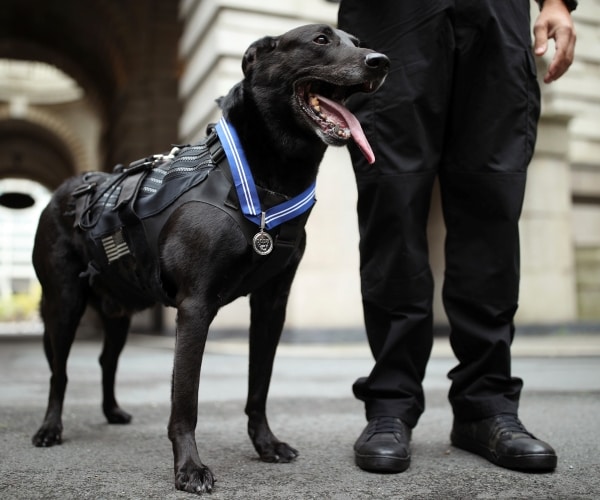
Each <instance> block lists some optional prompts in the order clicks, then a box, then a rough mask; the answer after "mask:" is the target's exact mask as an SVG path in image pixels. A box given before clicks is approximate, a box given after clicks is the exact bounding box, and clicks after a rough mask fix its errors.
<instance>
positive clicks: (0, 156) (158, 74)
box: [0, 0, 600, 332]
mask: <svg viewBox="0 0 600 500" xmlns="http://www.w3.org/2000/svg"><path fill="white" fill-rule="evenodd" d="M532 3H533V2H532ZM536 11H537V7H536V6H535V5H532V16H535V14H536ZM336 15H337V3H335V2H330V1H326V0H303V1H301V2H300V1H297V0H279V1H278V2H269V1H266V0H252V1H251V0H181V1H177V0H86V2H81V1H80V0H53V1H48V0H3V1H2V4H1V6H0V194H2V192H9V191H15V190H16V191H19V190H20V191H26V192H28V193H30V194H31V196H32V197H33V198H34V199H35V201H36V203H35V204H34V205H33V206H32V207H31V208H27V209H23V210H19V211H17V210H11V209H8V208H3V207H0V231H1V232H0V235H1V238H0V324H2V323H4V324H5V325H8V326H5V328H9V329H10V328H13V329H14V328H17V327H16V326H15V323H14V321H16V320H19V324H20V325H22V326H21V327H20V328H23V329H25V330H28V331H29V330H36V328H37V329H39V324H38V323H37V319H36V318H37V316H36V312H35V301H36V300H37V298H36V297H37V295H36V294H39V289H38V288H37V287H36V282H35V279H34V275H33V272H32V269H31V267H30V266H29V260H30V252H31V244H32V235H33V232H34V231H35V220H36V219H37V217H38V214H39V211H40V210H41V209H42V208H43V206H44V204H45V203H46V202H47V199H48V196H49V192H50V191H51V190H52V189H54V188H55V187H56V186H57V185H58V184H59V183H60V182H61V181H62V180H63V179H65V178H66V177H68V176H70V175H73V174H75V173H78V172H82V171H85V170H111V169H112V167H113V166H114V165H115V164H117V163H127V162H130V161H132V160H135V159H138V158H141V157H144V156H147V155H148V154H149V153H154V152H161V151H164V150H168V149H169V147H170V145H171V144H172V143H181V142H190V141H194V140H196V139H198V138H200V137H201V136H203V135H204V130H205V128H206V125H207V123H209V122H211V121H214V120H216V119H217V118H218V111H217V109H216V105H215V102H214V100H215V98H216V97H218V96H220V95H222V94H224V93H226V92H227V90H228V89H229V88H230V87H231V85H233V84H234V83H235V82H237V81H239V80H240V79H241V77H242V75H241V67H240V58H241V55H242V54H243V52H244V50H245V49H246V47H247V46H248V45H249V44H250V43H251V42H252V41H254V40H256V39H258V38H260V37H261V36H264V35H267V34H269V35H277V34H280V33H282V32H284V31H286V30H288V29H290V28H292V27H295V26H297V25H300V24H305V23H310V22H327V23H332V24H334V23H335V20H336ZM573 15H574V18H575V21H576V27H577V32H578V43H577V53H576V60H575V63H574V64H573V66H572V67H571V69H570V71H569V73H568V74H567V75H566V76H564V77H563V78H562V79H561V80H559V81H558V82H555V83H553V84H552V85H550V86H546V85H544V84H542V95H543V110H542V119H541V124H540V131H539V136H538V144H537V149H536V153H535V156H534V159H533V161H532V163H531V165H530V176H529V182H528V188H527V189H528V193H527V197H526V203H525V208H524V212H523V218H522V224H521V226H522V233H521V236H522V256H521V257H522V259H521V260H522V286H521V300H520V308H519V312H518V319H519V322H520V324H522V325H525V326H532V327H535V328H566V329H567V330H568V329H569V328H574V327H582V326H585V325H596V324H599V323H600V92H599V91H598V89H600V51H598V47H599V46H600V0H586V1H585V2H581V3H580V6H579V8H578V9H577V10H576V11H575V12H574V14H573ZM550 52H552V51H550ZM547 62H548V59H547V58H546V59H543V60H539V61H538V63H539V66H540V68H539V73H540V74H541V73H542V72H543V67H544V65H546V64H547ZM499 98H501V96H499ZM374 168H376V165H375V166H374ZM317 196H318V203H317V205H316V206H315V208H314V210H313V214H312V216H311V219H310V220H309V223H308V228H307V229H308V247H307V252H306V255H305V258H304V261H303V263H302V264H301V267H300V270H299V272H298V275H297V279H296V281H295V283H294V288H293V291H292V296H291V299H290V305H289V309H288V321H287V326H288V329H289V330H297V331H309V330H313V331H343V332H360V331H361V329H362V310H361V300H360V283H359V275H358V232H357V227H356V216H355V203H356V188H355V185H354V178H353V174H352V169H351V165H350V161H349V156H348V153H347V151H346V150H345V149H334V148H330V149H329V151H328V152H327V154H326V157H325V160H324V162H323V164H322V166H321V173H320V176H319V178H318V183H317ZM429 235H430V242H431V261H432V266H433V269H434V275H435V278H436V286H437V290H438V292H437V294H436V303H435V310H436V324H437V325H438V327H439V328H440V329H442V330H443V329H444V327H445V324H446V320H445V315H444V312H443V308H442V307H441V301H440V293H439V289H440V288H441V283H442V280H443V254H442V246H443V239H444V227H443V222H442V218H441V215H440V211H439V198H438V196H437V194H436V195H435V196H434V198H433V200H432V212H431V221H430V228H429ZM15 296H18V298H19V299H18V301H17V302H19V301H20V302H19V303H20V304H21V305H20V306H19V304H17V305H15ZM23 296H25V298H23ZM28 296H31V297H33V298H30V299H28V298H27V297H28ZM28 301H29V302H28ZM30 302H33V303H34V305H33V306H32V305H31V304H30ZM23 304H24V305H23ZM248 314H249V313H248V307H247V301H246V300H245V299H241V300H238V301H236V302H235V303H234V304H231V305H230V306H227V307H226V308H224V309H223V310H222V311H221V312H220V314H219V316H218V318H217V321H216V323H215V327H217V328H220V329H222V330H236V331H237V330H240V329H243V330H245V329H246V328H247V322H248ZM88 324H90V325H92V328H93V327H94V320H93V317H92V318H90V319H89V320H88ZM173 324H174V311H172V310H166V311H163V310H162V309H161V308H157V309H156V310H154V311H152V312H150V313H146V314H143V315H140V316H139V318H137V321H136V328H138V329H145V330H151V331H166V332H172V331H173ZM23 325H25V326H23ZM36 325H37V326H36ZM0 329H1V328H0Z"/></svg>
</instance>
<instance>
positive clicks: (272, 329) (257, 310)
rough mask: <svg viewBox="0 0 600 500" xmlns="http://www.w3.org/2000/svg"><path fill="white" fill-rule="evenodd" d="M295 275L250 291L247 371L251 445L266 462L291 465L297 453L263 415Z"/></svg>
mask: <svg viewBox="0 0 600 500" xmlns="http://www.w3.org/2000/svg"><path fill="white" fill-rule="evenodd" d="M295 272H296V266H294V267H293V268H288V269H287V270H286V271H285V273H284V274H283V275H282V276H279V277H277V278H276V279H273V280H271V281H269V282H268V283H266V284H265V285H263V286H262V287H261V288H260V289H259V290H256V291H253V292H252V295H251V296H250V310H251V320H250V355H249V366H250V369H249V380H248V400H247V403H246V415H248V434H249V435H250V439H251V440H252V444H254V448H255V449H256V451H257V452H258V454H259V456H260V458H261V460H263V461H265V462H290V461H292V460H293V459H294V458H296V457H297V456H298V451H297V450H295V449H294V448H292V447H291V446H290V445H288V444H287V443H284V442H282V441H279V440H278V439H277V437H275V435H274V434H273V432H272V431H271V429H270V427H269V423H268V420H267V415H266V405H267V396H268V392H269V385H270V383H271V374H272V372H273V362H274V359H275V352H276V350H277V345H278V343H279V338H280V337H281V331H282V329H283V324H284V322H285V312H286V307H287V301H288V296H289V292H290V287H291V284H292V280H293V278H294V274H295Z"/></svg>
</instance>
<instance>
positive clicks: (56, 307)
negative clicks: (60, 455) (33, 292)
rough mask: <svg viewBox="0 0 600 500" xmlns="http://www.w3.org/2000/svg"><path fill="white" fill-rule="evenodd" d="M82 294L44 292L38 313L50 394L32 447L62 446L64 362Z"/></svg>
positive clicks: (81, 307) (82, 304)
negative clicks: (42, 333)
mask: <svg viewBox="0 0 600 500" xmlns="http://www.w3.org/2000/svg"><path fill="white" fill-rule="evenodd" d="M85 292H86V290H85V289H84V287H78V289H77V290H74V289H71V291H69V288H68V287H65V288H62V289H59V288H58V287H57V288H56V289H54V290H53V291H52V292H51V293H48V291H47V290H45V291H44V292H43V294H42V303H41V313H42V318H43V320H44V351H45V353H46V358H47V359H48V364H49V365H50V370H51V373H52V375H51V377H50V394H49V396H48V408H47V410H46V416H45V417H44V422H43V423H42V426H41V427H40V428H39V430H38V431H37V432H36V434H35V435H34V436H33V438H32V442H33V444H34V445H35V446H53V445H55V444H60V443H61V442H62V430H63V426H62V409H63V402H64V399H65V391H66V387H67V358H68V356H69V352H70V350H71V345H72V343H73V339H74V338H75V332H76V330H77V325H78V324H79V320H80V319H81V316H82V314H83V311H84V310H85V305H86V293H85Z"/></svg>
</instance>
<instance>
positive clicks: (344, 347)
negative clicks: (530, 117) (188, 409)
mask: <svg viewBox="0 0 600 500" xmlns="http://www.w3.org/2000/svg"><path fill="white" fill-rule="evenodd" d="M172 344H173V339H171V338H165V337H148V336H143V335H132V336H131V339H130V341H129V343H128V345H127V346H126V348H125V351H124V353H123V355H122V358H121V363H120V369H119V374H118V381H117V386H118V387H117V397H118V398H119V401H120V403H121V404H122V406H123V408H124V409H126V410H127V411H130V412H131V413H133V415H134V420H133V422H132V423H131V424H130V425H127V426H109V425H108V424H106V422H105V420H104V417H103V415H102V413H101V411H100V369H99V366H98V363H97V358H98V355H99V353H100V344H99V342H97V341H90V340H87V341H84V340H81V341H77V342H76V343H75V344H74V346H73V350H72V353H71V356H70V359H69V380H70V382H69V388H68V391H67V398H66V401H65V411H64V416H63V421H64V427H65V430H64V434H63V437H64V443H63V445H62V446H56V447H53V448H48V449H37V448H34V447H33V446H32V445H31V436H32V435H33V433H34V432H35V431H36V429H37V428H38V426H39V425H40V423H41V421H42V418H43V413H44V411H45V405H46V400H47V388H48V377H49V371H48V367H47V364H46V360H45V358H44V355H43V351H42V346H41V340H39V339H38V340H34V341H32V340H23V339H15V338H12V339H10V338H4V339H2V340H0V380H1V381H2V384H1V385H0V499H2V500H4V499H7V500H8V499H10V500H13V499H37V498H40V499H41V498H44V499H50V498H56V499H88V498H89V499H183V498H194V497H193V496H192V495H189V494H186V493H182V492H177V491H175V489H174V486H173V477H172V474H173V473H172V454H171V445H170V442H169V440H168V439H167V436H166V425H167V421H168V417H169V393H170V374H171V369H172ZM246 352H247V348H246V344H245V342H243V341H237V340H230V341H211V342H209V345H208V347H207V353H206V356H205V361H204V365H203V373H202V381H201V387H200V410H199V413H200V418H199V423H198V429H197V439H198V443H199V448H200V455H201V457H202V459H203V461H204V463H206V464H207V465H209V466H210V467H211V469H212V470H213V472H214V474H215V475H216V477H217V479H218V482H217V484H216V487H215V490H214V493H213V494H212V495H211V496H209V495H206V496H205V497H206V498H214V499H255V498H256V499H258V498H260V499H265V498H269V499H270V498H276V499H384V498H385V499H388V498H398V499H405V498H406V499H463V498H473V499H495V498H510V499H531V498H536V499H538V498H541V499H569V500H570V499H597V498H600V418H599V417H598V415H600V335H589V336H585V335H582V336H555V335H553V336H544V337H536V336H523V337H521V338H517V340H516V341H515V345H514V353H515V359H514V363H513V371H514V374H515V375H518V376H521V377H522V378H524V379H525V390H524V393H523V396H522V401H521V417H522V420H523V421H524V423H525V424H526V425H527V426H528V427H529V428H530V430H532V431H533V432H534V433H535V434H537V435H538V436H539V437H540V438H541V439H545V440H547V441H549V442H550V443H551V444H552V445H553V446H554V447H555V448H556V450H557V452H558V454H559V466H558V469H557V470H556V471H555V472H554V473H551V474H524V473H519V472H513V471H509V470H505V469H500V468H498V467H495V466H493V465H492V464H489V463H488V462H486V461H485V460H483V459H481V458H479V457H477V456H474V455H471V454H468V453H466V452H463V451H461V450H458V449H455V448H453V447H451V446H450V444H449V439H448V435H449V432H450V427H451V425H452V416H451V411H450V407H449V405H448V403H447V400H446V393H447V390H448V387H449V383H448V380H447V378H446V373H447V372H448V370H450V369H451V368H452V366H454V363H455V361H454V360H453V358H452V357H451V353H450V351H449V349H448V347H447V339H436V345H435V348H434V354H433V357H432V360H431V362H430V364H429V368H428V372H427V376H426V380H425V388H426V395H427V410H426V412H425V414H424V415H423V417H422V419H421V421H420V423H419V425H418V426H417V428H416V429H415V431H414V434H413V445H412V451H413V458H412V464H411V467H410V469H409V470H408V471H407V472H405V473H402V474H398V475H377V474H369V473H366V472H363V471H361V470H360V469H358V468H357V467H356V466H355V465H354V463H353V453H352V445H353V443H354V440H355V439H356V437H357V436H358V434H359V433H360V431H361V430H362V428H363V427H364V425H365V420H364V414H363V409H362V405H361V404H360V403H359V402H358V401H356V400H355V399H354V398H353V397H352V394H351V390H350V386H351V384H352V382H353V381H354V380H355V379H356V378H357V377H358V376H361V375H365V374H366V373H368V371H369V369H370V367H371V364H372V361H371V358H370V354H369V352H368V348H367V347H366V345H365V344H364V343H357V344H348V343H345V344H323V345H319V344H310V345H297V344H283V345H282V346H281V347H280V350H279V354H278V358H277V361H276V365H275V373H274V377H273V384H272V389H271V399H270V404H269V415H270V422H271V427H272V429H273V430H274V432H275V433H276V434H277V435H278V436H279V437H280V438H281V439H282V440H285V441H287V442H289V443H290V444H291V445H292V446H294V447H296V448H297V449H298V450H299V451H300V457H299V458H298V459H297V460H296V461H295V462H294V463H291V464H266V463H263V462H260V461H259V460H258V459H257V456H256V454H255V451H254V449H253V447H252V445H251V443H250V440H249V439H248V437H247V435H246V419H245V417H244V415H243V408H244V403H245V401H244V399H245V391H246V381H247V355H246Z"/></svg>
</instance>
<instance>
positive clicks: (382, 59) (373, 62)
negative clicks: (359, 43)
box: [365, 52, 390, 70]
mask: <svg viewBox="0 0 600 500" xmlns="http://www.w3.org/2000/svg"><path fill="white" fill-rule="evenodd" d="M365 64H366V65H367V66H369V68H373V69H386V70H387V69H388V68H389V67H390V60H389V59H388V58H387V56H386V55H384V54H380V53H379V52H369V53H368V54H367V55H366V56H365Z"/></svg>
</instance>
